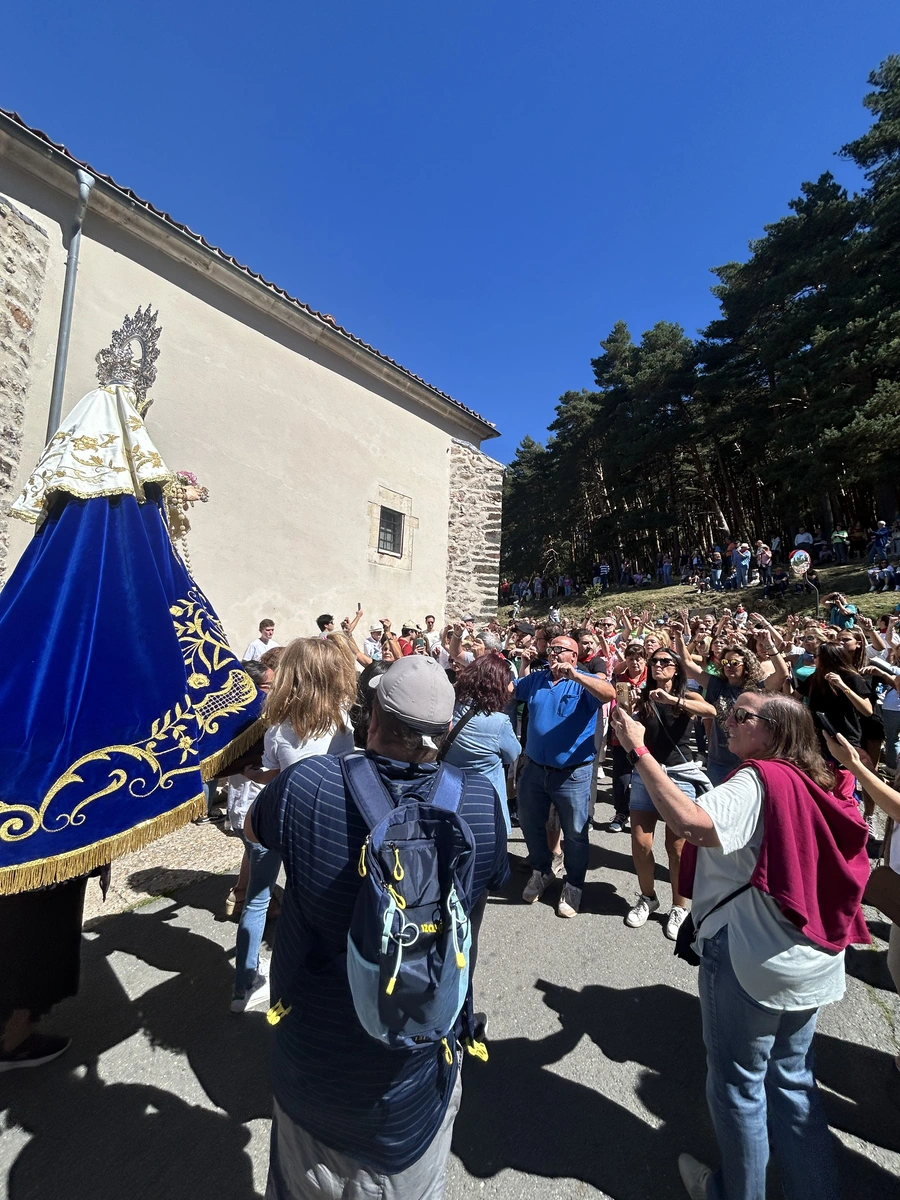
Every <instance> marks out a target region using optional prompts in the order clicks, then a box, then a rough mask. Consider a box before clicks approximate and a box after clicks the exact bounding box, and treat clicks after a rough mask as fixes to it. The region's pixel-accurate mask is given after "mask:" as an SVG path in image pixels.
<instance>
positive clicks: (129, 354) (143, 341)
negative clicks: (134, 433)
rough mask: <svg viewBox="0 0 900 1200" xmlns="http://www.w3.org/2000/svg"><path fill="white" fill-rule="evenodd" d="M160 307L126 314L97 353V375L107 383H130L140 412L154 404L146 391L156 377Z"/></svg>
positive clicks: (103, 383) (160, 329)
mask: <svg viewBox="0 0 900 1200" xmlns="http://www.w3.org/2000/svg"><path fill="white" fill-rule="evenodd" d="M158 316H159V309H157V310H156V312H151V310H150V305H149V304H148V305H147V309H146V311H142V310H141V309H140V308H139V309H138V310H137V312H136V313H135V314H134V316H133V317H126V318H125V320H124V321H123V322H122V324H121V325H120V326H119V328H118V329H114V330H113V335H112V341H111V342H110V343H109V345H108V346H105V347H104V348H103V349H102V350H101V351H100V353H99V354H98V355H97V378H98V379H99V380H100V383H101V384H102V385H103V386H104V387H108V386H109V385H110V384H115V383H122V384H125V385H126V387H130V388H131V390H132V391H133V392H134V394H135V396H136V397H137V406H136V407H137V410H138V412H139V413H140V414H141V416H143V415H144V413H145V412H146V411H147V409H148V408H149V407H150V405H151V404H152V401H151V400H150V399H149V398H148V396H147V393H148V392H149V390H150V388H151V387H152V386H153V383H154V381H155V380H156V367H155V365H154V364H155V363H156V360H157V359H158V358H159V347H158V346H157V344H156V343H157V342H158V341H159V335H160V334H161V333H162V326H161V325H157V324H156V318H157V317H158Z"/></svg>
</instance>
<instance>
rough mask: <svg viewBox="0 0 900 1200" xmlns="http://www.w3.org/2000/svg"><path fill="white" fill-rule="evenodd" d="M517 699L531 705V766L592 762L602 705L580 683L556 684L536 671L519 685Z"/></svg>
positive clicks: (527, 746)
mask: <svg viewBox="0 0 900 1200" xmlns="http://www.w3.org/2000/svg"><path fill="white" fill-rule="evenodd" d="M581 674H586V672H581ZM516 699H517V700H524V701H525V703H526V704H527V705H528V737H527V738H526V741H525V753H526V754H527V755H528V757H529V758H530V759H531V761H532V762H536V763H538V765H539V766H542V767H576V766H578V764H579V763H586V762H590V761H591V759H592V758H593V757H594V730H595V729H596V727H597V713H598V711H599V709H600V701H599V700H597V699H596V697H594V696H592V695H591V693H590V692H589V691H587V689H586V688H583V687H582V686H581V684H580V683H576V682H575V680H574V679H560V680H558V681H557V682H556V683H554V682H553V679H552V678H551V676H550V672H549V671H534V672H532V674H530V675H526V676H525V678H524V679H519V680H517V681H516Z"/></svg>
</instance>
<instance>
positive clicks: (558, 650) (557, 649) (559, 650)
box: [547, 646, 575, 654]
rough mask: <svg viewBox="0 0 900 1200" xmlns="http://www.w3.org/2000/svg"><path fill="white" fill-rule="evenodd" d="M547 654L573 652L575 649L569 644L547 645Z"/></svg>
mask: <svg viewBox="0 0 900 1200" xmlns="http://www.w3.org/2000/svg"><path fill="white" fill-rule="evenodd" d="M547 652H548V654H574V653H575V651H574V650H573V649H572V647H571V646H548V647H547Z"/></svg>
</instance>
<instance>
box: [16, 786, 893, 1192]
mask: <svg viewBox="0 0 900 1200" xmlns="http://www.w3.org/2000/svg"><path fill="white" fill-rule="evenodd" d="M608 811H609V810H608V808H607V806H605V805H600V806H599V807H598V816H603V815H605V814H606V813H607V812H608ZM593 843H594V844H593V850H592V859H591V872H590V875H589V877H588V884H587V887H586V889H585V904H584V908H585V911H584V913H583V915H582V916H581V917H579V918H578V920H576V921H568V922H567V921H561V920H559V919H558V918H557V917H556V916H555V914H554V912H553V909H552V907H551V906H550V904H546V903H541V904H538V905H536V906H535V907H534V908H526V907H524V906H523V905H521V904H520V903H519V902H518V900H517V894H518V892H519V891H520V890H521V887H522V885H523V883H524V879H525V876H524V875H523V874H522V873H521V871H519V870H516V871H514V883H513V885H512V886H511V887H510V889H509V892H508V895H506V896H504V897H497V898H495V899H493V900H492V901H491V904H490V907H489V910H488V914H487V917H486V919H485V923H484V928H483V932H482V942H481V951H480V957H479V967H478V1002H479V1006H480V1007H484V1008H485V1009H487V1011H488V1012H489V1014H490V1021H491V1057H490V1061H489V1062H488V1063H487V1064H482V1063H478V1062H475V1061H474V1060H472V1061H471V1062H470V1063H469V1064H467V1066H466V1070H465V1091H464V1099H463V1107H462V1111H461V1114H460V1117H459V1119H458V1121H457V1125H456V1132H455V1138H454V1156H453V1159H452V1161H451V1169H450V1180H449V1185H448V1197H449V1200H461V1198H462V1197H466V1198H469V1197H472V1196H485V1197H488V1196H491V1197H496V1198H497V1200H507V1198H508V1200H512V1198H514V1197H515V1198H517V1200H518V1198H526V1200H532V1198H534V1200H545V1198H549V1197H563V1196H565V1197H567V1198H570V1197H604V1196H605V1197H613V1198H614V1200H669V1198H671V1200H676V1198H679V1200H680V1198H681V1197H683V1195H684V1193H683V1191H682V1189H681V1185H680V1183H679V1181H678V1175H677V1170H676V1167H675V1158H676V1155H677V1153H678V1151H679V1150H681V1149H686V1150H689V1151H691V1152H693V1153H694V1154H696V1155H697V1156H698V1157H700V1158H708V1159H710V1160H714V1159H715V1148H714V1143H713V1140H712V1134H711V1130H710V1125H709V1119H708V1116H707V1113H706V1106H705V1100H704V1095H703V1081H704V1071H703V1050H702V1045H701V1041H700V1021H699V1008H698V1004H697V999H696V973H695V972H694V971H693V970H692V969H691V968H690V967H688V966H687V965H685V964H683V963H680V962H678V961H676V960H675V959H673V957H672V954H671V944H670V943H669V942H667V941H666V940H665V939H664V938H663V935H662V925H661V924H660V923H659V922H657V921H656V920H653V919H651V922H650V923H648V925H647V926H645V928H644V929H642V930H639V931H632V930H629V929H627V928H626V927H625V926H624V925H623V923H622V917H623V915H624V912H625V909H626V906H627V905H626V901H627V900H628V899H629V898H630V896H631V893H632V891H633V888H634V878H633V875H632V873H631V860H630V854H629V843H628V839H627V837H626V836H624V835H611V834H608V833H606V832H599V831H598V832H596V833H595V834H594V836H593ZM510 850H511V853H512V855H513V856H514V859H516V860H517V862H518V863H521V862H522V860H523V858H524V853H525V851H524V846H523V844H522V841H521V838H520V836H519V835H518V832H516V834H515V836H514V838H513V840H512V843H511V846H510ZM238 857H239V854H238V850H237V847H236V844H235V840H234V839H231V838H225V836H224V835H223V833H222V831H221V829H218V828H215V827H209V826H206V827H202V828H196V827H189V828H188V829H187V830H183V831H181V832H180V833H178V834H175V835H173V836H172V837H171V838H169V839H166V840H165V842H159V843H157V844H156V845H155V847H150V848H148V849H147V850H145V851H143V852H142V853H141V854H140V855H135V856H132V858H131V859H125V860H123V861H122V862H121V863H120V864H118V865H117V868H116V878H117V884H116V889H115V891H114V893H113V895H112V897H111V903H110V904H109V905H108V906H107V908H106V912H105V915H100V916H96V915H95V916H94V917H93V919H92V920H91V921H90V922H89V926H88V928H87V931H86V934H85V939H86V940H85V945H84V958H83V985H82V990H81V993H80V995H79V996H78V997H77V998H76V999H74V1000H71V1001H68V1002H67V1003H66V1004H64V1005H61V1006H60V1007H59V1008H58V1009H57V1010H56V1011H55V1012H54V1014H53V1016H52V1019H51V1021H50V1022H48V1028H52V1029H55V1030H59V1031H66V1032H68V1033H70V1034H71V1035H72V1036H73V1045H72V1048H71V1050H70V1051H69V1053H68V1054H67V1055H66V1056H65V1057H64V1058H62V1059H60V1060H59V1061H58V1062H57V1063H54V1064H52V1065H50V1066H48V1067H46V1068H43V1069H42V1070H40V1071H35V1072H33V1073H32V1072H21V1073H19V1074H14V1075H6V1076H3V1077H2V1084H0V1195H2V1196H4V1197H9V1200H48V1198H50V1197H54V1196H58V1195H66V1196H68V1197H71V1198H72V1200H123V1198H127V1200H250V1198H252V1197H255V1196H261V1195H262V1193H263V1191H264V1181H265V1169H266V1159H267V1135H268V1114H269V1109H270V1097H269V1091H268V1086H267V1055H268V1042H269V1028H268V1026H267V1025H266V1023H265V1019H264V1016H263V1015H262V1014H261V1013H251V1014H247V1015H244V1016H242V1017H234V1016H231V1015H230V1014H229V1013H228V1012H227V1004H228V999H229V995H230V986H231V974H232V963H233V950H234V935H235V926H234V925H233V924H231V923H228V922H225V921H223V920H222V919H221V916H220V914H221V906H222V902H223V899H224V897H225V894H226V892H227V891H228V888H229V886H230V884H231V882H232V878H231V877H230V876H228V875H222V874H218V873H214V872H220V871H223V870H228V869H229V866H230V865H233V864H235V863H236V861H237V859H238ZM173 865H174V870H172V869H171V868H172V867H173ZM163 867H168V868H169V869H168V870H167V871H166V874H164V875H161V874H160V871H161V869H162V868H163ZM665 875H666V873H665V871H664V869H663V868H662V867H660V868H659V876H660V878H661V879H663V880H664V879H665ZM180 884H184V886H179V885H180ZM94 886H95V885H93V884H92V885H91V887H92V888H93V887H94ZM163 889H166V890H168V889H176V890H173V891H172V894H171V895H170V896H167V897H159V898H156V899H153V898H152V896H153V893H154V892H159V891H160V890H163ZM148 893H149V897H148ZM660 894H661V896H662V897H666V896H667V886H666V884H665V882H662V883H661V884H660ZM148 898H149V903H147V902H146V901H147V900H148ZM138 899H142V900H144V901H145V903H144V904H142V905H141V906H139V907H136V908H131V909H126V908H124V906H125V905H126V904H128V903H134V902H135V900H138ZM117 909H121V910H122V911H116V910H117ZM96 911H97V909H96V908H92V909H91V912H92V913H95V912H96ZM871 924H872V929H873V933H875V934H876V935H878V938H879V940H878V941H876V943H875V946H874V947H873V948H872V949H866V950H862V949H861V950H852V951H851V952H850V953H849V956H848V971H849V975H850V978H849V979H848V990H847V996H846V997H845V999H844V1001H843V1002H842V1003H841V1004H840V1005H835V1006H833V1007H832V1008H830V1009H826V1010H825V1012H824V1013H823V1015H822V1019H821V1022H820V1033H819V1035H818V1048H817V1049H818V1067H819V1075H820V1079H821V1082H822V1084H823V1086H824V1087H825V1089H826V1104H827V1109H828V1115H829V1120H830V1121H831V1123H832V1126H833V1128H834V1129H835V1131H836V1133H837V1135H838V1137H839V1139H840V1141H841V1155H840V1158H841V1170H842V1172H843V1175H844V1195H845V1198H853V1200H855V1198H856V1197H865V1198H866V1200H888V1198H889V1197H890V1198H891V1200H896V1197H897V1195H898V1194H900V1183H898V1175H900V1080H898V1079H897V1078H895V1077H894V1068H893V1065H892V1062H891V1056H892V1055H893V1054H895V1053H897V1051H898V1049H900V1046H898V1041H900V1000H898V997H897V995H896V994H895V993H894V992H893V991H892V990H891V986H890V981H889V978H888V976H887V971H886V968H885V965H884V957H885V956H884V943H883V941H882V940H881V938H882V936H884V935H886V933H887V929H886V926H885V924H884V922H883V921H881V920H880V919H873V921H872V923H871ZM774 1183H775V1181H774V1180H773V1188H774ZM772 1194H773V1195H774V1194H775V1192H774V1191H773V1192H772Z"/></svg>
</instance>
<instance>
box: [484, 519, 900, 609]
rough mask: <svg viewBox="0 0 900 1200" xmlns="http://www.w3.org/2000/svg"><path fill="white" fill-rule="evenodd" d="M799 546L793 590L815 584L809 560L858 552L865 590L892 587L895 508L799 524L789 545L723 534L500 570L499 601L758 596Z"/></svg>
mask: <svg viewBox="0 0 900 1200" xmlns="http://www.w3.org/2000/svg"><path fill="white" fill-rule="evenodd" d="M792 548H793V549H794V550H805V551H806V553H807V554H808V555H809V556H810V560H811V569H810V572H809V576H808V580H807V581H804V582H803V583H796V584H794V586H795V587H796V588H797V589H798V590H803V591H807V592H808V591H811V590H812V587H817V586H818V577H817V570H816V569H817V568H818V567H819V566H825V565H826V564H829V563H835V564H839V565H843V564H846V563H848V562H850V560H851V559H861V560H864V561H865V562H866V564H867V567H868V574H869V580H870V585H871V586H870V590H871V591H873V592H874V591H879V592H880V591H895V590H896V589H897V588H898V587H900V575H897V574H896V573H895V570H894V568H893V567H892V566H891V564H890V558H891V556H894V557H900V516H898V517H897V518H895V520H894V521H893V522H892V524H890V525H888V523H887V521H877V522H876V523H875V525H874V526H873V527H872V528H869V529H866V528H865V527H864V526H863V524H862V522H861V521H855V522H854V523H853V524H852V525H850V526H849V527H848V526H847V525H844V524H842V523H841V522H838V523H837V524H836V525H835V526H834V528H833V529H832V531H831V533H830V534H825V533H823V532H822V529H821V527H819V526H816V527H815V528H814V529H812V530H809V529H807V528H806V527H805V526H803V525H801V526H800V528H799V530H798V531H797V533H796V534H795V536H794V540H793V547H791V545H790V543H789V542H786V541H784V540H783V539H782V537H781V535H780V534H774V535H773V536H772V537H771V539H770V541H769V542H768V543H767V542H764V541H763V540H762V539H761V538H756V539H753V540H752V541H751V540H744V539H743V538H740V537H736V538H727V539H725V540H724V541H723V542H722V543H721V544H716V545H711V546H709V547H707V548H705V549H704V548H703V547H701V546H694V547H693V549H691V550H684V551H682V552H681V553H676V552H675V551H673V550H664V551H660V552H659V553H658V554H656V555H655V556H653V557H651V558H649V559H643V560H642V559H639V558H629V557H622V556H621V555H612V554H609V555H600V556H599V557H598V558H597V559H596V561H595V562H594V563H593V565H592V567H591V573H590V578H588V577H587V576H582V575H580V574H577V573H576V574H574V575H573V574H568V573H567V574H557V573H555V572H554V573H553V574H550V573H548V572H541V571H538V572H537V573H535V574H534V575H529V576H527V577H523V578H520V579H517V580H512V581H511V580H510V579H508V578H504V579H503V580H502V582H501V584H500V592H499V597H500V603H501V604H515V603H516V602H518V603H519V604H522V603H526V602H528V601H530V600H535V601H543V600H545V599H546V600H553V599H554V598H555V597H557V596H565V597H568V596H572V595H575V596H578V595H581V594H582V593H583V592H584V591H585V590H586V588H587V587H588V586H593V587H599V588H600V589H601V590H602V591H603V592H608V591H629V590H633V589H639V588H642V587H644V588H648V587H669V586H670V585H672V584H681V585H691V586H693V587H695V588H696V589H697V591H698V592H707V591H709V592H721V591H731V590H738V591H743V590H744V589H745V588H753V587H758V588H761V589H762V590H763V594H764V595H765V596H766V597H770V596H781V595H784V594H785V593H786V592H787V591H788V590H789V588H790V587H791V586H792V578H791V575H790V573H789V571H788V561H787V560H788V556H789V554H790V551H791V549H792Z"/></svg>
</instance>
